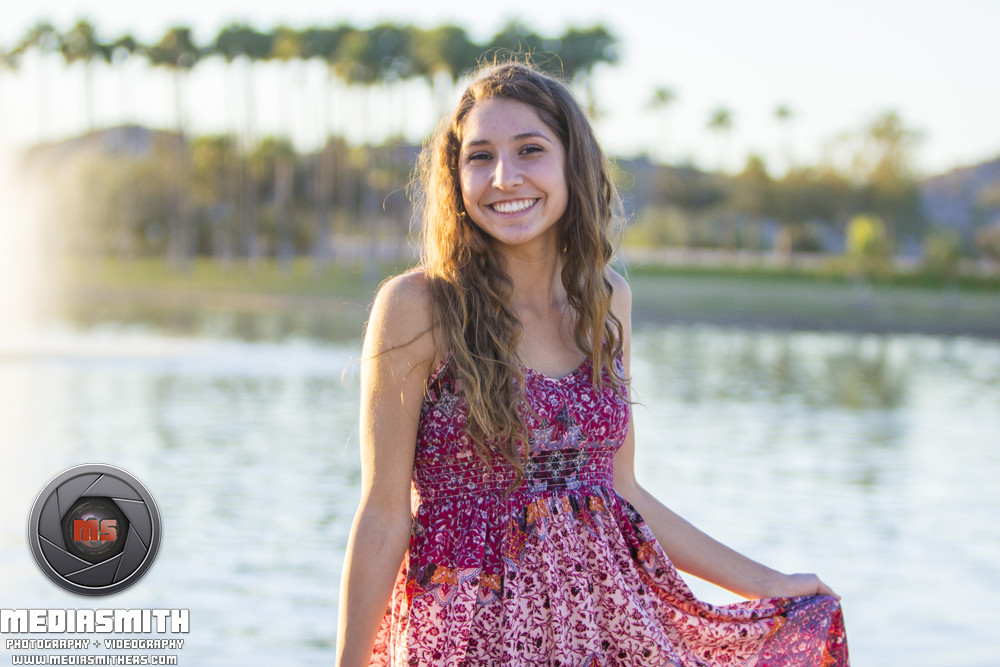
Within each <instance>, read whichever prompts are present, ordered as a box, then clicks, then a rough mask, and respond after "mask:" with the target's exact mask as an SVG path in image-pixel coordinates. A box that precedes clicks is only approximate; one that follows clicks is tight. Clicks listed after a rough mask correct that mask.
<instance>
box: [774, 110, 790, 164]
mask: <svg viewBox="0 0 1000 667" xmlns="http://www.w3.org/2000/svg"><path fill="white" fill-rule="evenodd" d="M794 117H795V112H794V111H792V108H791V107H790V106H788V105H787V104H784V103H782V104H779V105H778V106H777V107H775V109H774V118H775V120H777V121H778V126H779V127H780V128H781V130H782V134H783V135H784V136H783V137H782V144H784V145H783V147H782V149H783V150H780V151H779V153H784V154H785V156H784V157H785V164H786V168H787V169H794V168H795V157H794V154H793V151H792V119H793V118H794Z"/></svg>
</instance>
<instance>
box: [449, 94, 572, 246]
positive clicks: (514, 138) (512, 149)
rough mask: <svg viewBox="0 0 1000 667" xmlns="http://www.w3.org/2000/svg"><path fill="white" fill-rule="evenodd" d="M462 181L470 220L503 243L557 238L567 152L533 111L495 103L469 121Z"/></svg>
mask: <svg viewBox="0 0 1000 667" xmlns="http://www.w3.org/2000/svg"><path fill="white" fill-rule="evenodd" d="M459 179H460V181H461V185H462V200H463V202H464V203H465V210H466V211H467V212H468V214H469V217H470V218H472V221H473V222H475V223H476V224H477V225H478V226H479V227H480V228H481V229H482V230H483V231H485V232H486V233H487V234H489V235H490V236H491V237H493V238H494V239H495V240H496V241H498V242H499V243H501V244H504V245H521V244H524V243H528V242H531V241H535V240H536V239H538V240H541V241H549V242H551V243H552V245H553V247H555V245H556V243H557V240H558V228H557V225H556V223H558V222H559V219H560V218H561V217H562V215H563V213H564V212H565V211H566V203H567V201H568V200H569V192H568V189H567V186H566V150H565V148H564V146H563V145H562V142H561V141H560V140H559V137H558V136H557V135H556V134H555V132H553V131H552V130H551V129H550V128H549V126H548V125H546V124H545V123H544V122H542V119H541V118H540V117H539V116H538V113H537V112H536V111H535V109H534V107H532V106H529V105H527V104H524V103H523V102H518V101H516V100H511V99H504V98H500V99H492V100H487V101H485V102H480V103H478V104H476V105H475V106H474V107H472V110H471V111H469V114H468V115H467V116H466V117H465V123H464V125H463V138H462V147H461V153H460V155H459Z"/></svg>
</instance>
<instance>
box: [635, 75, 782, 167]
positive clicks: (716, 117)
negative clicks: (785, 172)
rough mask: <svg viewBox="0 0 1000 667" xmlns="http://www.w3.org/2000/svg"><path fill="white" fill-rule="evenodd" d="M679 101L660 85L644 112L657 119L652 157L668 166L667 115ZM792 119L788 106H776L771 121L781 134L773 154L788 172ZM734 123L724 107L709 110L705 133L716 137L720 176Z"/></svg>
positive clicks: (673, 93) (673, 89)
mask: <svg viewBox="0 0 1000 667" xmlns="http://www.w3.org/2000/svg"><path fill="white" fill-rule="evenodd" d="M679 99H680V96H679V95H678V93H677V90H676V89H675V88H673V87H671V86H667V85H659V86H655V87H654V88H653V94H652V95H651V96H650V98H649V101H648V102H647V103H646V111H649V112H651V113H653V114H655V115H657V116H659V131H658V137H657V150H656V151H655V157H656V158H657V161H659V162H662V163H669V162H670V161H671V160H670V150H669V140H670V137H669V134H670V131H669V128H670V112H671V109H672V107H673V106H674V105H675V104H676V103H677V101H678V100H679ZM794 117H795V112H794V111H792V108H791V106H789V105H788V104H787V103H785V102H781V103H779V104H778V105H777V106H775V108H774V118H775V120H776V121H777V122H778V125H779V126H780V127H781V130H782V132H781V133H782V135H783V136H782V146H780V147H779V150H778V151H777V153H776V154H777V155H781V154H784V155H783V157H784V161H785V164H786V166H787V168H789V169H791V168H794V166H795V159H794V155H793V147H792V136H791V124H792V120H793V119H794ZM734 120H735V116H734V114H733V111H732V110H731V109H730V108H729V107H727V106H725V105H720V106H717V107H715V108H714V109H712V110H711V112H710V113H709V116H708V121H707V123H706V127H707V129H708V130H709V131H711V132H713V133H715V135H716V136H717V137H718V141H719V154H718V164H717V165H716V166H717V169H718V171H720V172H721V171H723V170H724V165H725V164H726V161H727V160H726V158H727V154H728V153H729V151H730V145H731V143H732V133H733V126H734V124H735V122H734Z"/></svg>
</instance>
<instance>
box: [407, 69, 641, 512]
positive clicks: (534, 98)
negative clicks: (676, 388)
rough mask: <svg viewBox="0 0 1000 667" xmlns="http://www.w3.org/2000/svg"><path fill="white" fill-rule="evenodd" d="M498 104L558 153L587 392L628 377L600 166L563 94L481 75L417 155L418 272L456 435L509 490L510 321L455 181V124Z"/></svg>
mask: <svg viewBox="0 0 1000 667" xmlns="http://www.w3.org/2000/svg"><path fill="white" fill-rule="evenodd" d="M496 98H507V99H512V100H517V101H519V102H523V103H525V104H528V105H530V106H531V107H533V108H534V109H535V111H536V112H537V113H538V115H539V117H540V118H541V120H542V121H543V122H544V123H545V124H546V125H547V126H548V127H549V128H550V129H551V130H552V131H553V132H555V133H556V135H557V136H558V137H559V139H560V140H561V141H562V145H563V146H564V148H565V150H566V156H565V157H566V159H565V165H566V182H567V189H568V194H569V200H568V203H567V206H566V212H565V213H564V214H563V216H562V218H561V219H560V220H559V222H558V232H559V247H560V248H562V253H563V269H562V274H561V278H562V284H563V287H564V288H565V289H566V295H567V300H568V303H569V306H570V307H571V308H572V309H573V313H574V315H575V321H574V325H573V336H574V340H575V341H576V344H577V346H578V347H579V348H580V350H582V351H583V352H585V353H586V354H587V355H588V357H590V358H591V360H592V367H593V373H592V383H593V386H594V387H595V388H598V387H602V386H604V384H605V382H604V378H603V371H604V370H607V371H608V377H609V378H610V384H611V386H612V387H614V388H615V389H618V388H619V387H620V385H622V384H625V383H626V382H627V379H626V378H624V377H622V376H621V375H619V373H618V372H617V370H616V368H615V365H614V360H615V358H616V357H617V356H618V354H619V353H620V352H621V350H622V338H623V329H622V323H621V321H620V320H619V319H618V318H617V317H616V316H615V315H614V314H613V313H612V312H611V297H612V292H613V289H612V286H611V283H610V282H609V281H608V279H607V277H606V273H605V271H606V267H607V266H608V262H609V261H610V260H611V258H612V256H613V254H614V250H615V243H613V240H614V241H617V238H618V234H619V233H620V229H621V221H622V217H621V213H620V211H621V206H620V199H619V197H618V193H617V191H616V189H615V186H614V183H613V181H612V178H611V167H610V164H609V162H608V160H607V159H606V157H605V155H604V152H603V151H602V150H601V147H600V145H599V144H598V142H597V138H596V137H595V136H594V131H593V129H592V128H591V126H590V123H589V122H588V120H587V117H586V115H585V113H584V111H583V109H582V107H581V106H580V104H579V102H577V101H576V99H575V98H574V96H573V94H572V92H570V90H569V88H568V87H567V86H566V85H565V84H564V83H562V82H561V81H559V80H557V79H555V78H553V77H551V76H548V75H546V74H544V73H542V72H540V71H539V70H537V69H535V68H534V67H533V66H531V65H530V64H529V63H525V62H507V63H502V64H493V65H490V66H487V67H485V68H483V69H482V70H481V71H480V73H479V74H478V76H476V77H475V79H474V81H473V83H472V84H471V85H470V86H469V87H468V88H467V89H466V91H465V93H464V94H463V95H462V99H461V101H460V102H459V103H458V107H457V108H456V109H455V112H454V114H452V115H451V116H450V117H446V118H445V119H443V120H442V121H441V123H440V125H439V126H438V128H437V131H436V132H435V133H434V135H433V136H432V137H431V139H430V140H429V142H428V143H427V144H426V145H425V147H424V150H423V151H422V152H421V155H420V160H419V163H418V167H417V171H416V185H417V190H416V192H417V198H416V203H417V205H418V215H419V219H420V221H421V222H422V236H423V238H422V241H423V244H422V251H421V252H422V258H421V259H422V261H421V264H422V267H423V270H424V275H425V277H426V278H427V280H428V282H429V285H430V292H431V298H432V302H433V316H434V319H433V321H434V327H435V329H436V331H437V333H439V334H440V336H441V338H440V340H442V342H443V343H444V345H445V346H446V348H447V350H448V353H449V354H450V355H451V361H450V364H451V368H452V371H453V372H454V373H455V374H456V378H457V379H458V381H459V382H460V384H461V387H462V391H463V395H464V397H465V402H466V405H467V406H468V417H467V421H466V432H467V433H468V435H469V437H470V438H471V439H472V441H473V443H474V446H475V450H476V452H477V454H478V455H479V456H480V458H481V459H482V460H483V461H484V462H486V463H487V465H489V464H490V459H491V456H490V454H491V453H495V454H499V455H500V456H502V457H503V458H504V459H506V460H507V461H508V462H509V463H510V464H511V465H512V466H513V467H514V469H515V470H516V479H515V481H514V484H513V485H512V486H511V487H510V488H509V489H508V493H509V492H510V491H512V490H514V489H515V488H517V487H518V486H520V484H521V482H522V481H523V480H524V464H523V462H522V460H521V454H520V446H521V445H522V444H523V451H524V455H525V457H527V456H529V455H530V451H529V442H528V437H527V435H526V428H525V418H526V414H525V412H524V410H525V409H526V408H525V401H524V400H523V399H524V396H523V387H524V373H523V370H522V367H521V365H520V364H519V361H518V356H517V348H518V344H519V343H520V341H521V337H522V327H521V322H520V321H519V320H518V318H517V315H516V314H515V312H514V310H513V309H512V307H511V299H512V296H513V291H514V284H513V282H512V281H511V279H510V276H509V275H508V274H507V272H506V271H505V263H504V258H503V256H502V254H501V253H500V252H498V251H497V250H496V248H495V246H494V244H493V242H492V238H491V237H490V236H489V235H488V234H486V233H485V232H484V231H483V230H482V229H480V228H479V227H478V226H477V225H476V224H475V223H474V222H473V221H472V220H471V218H470V217H469V216H468V214H467V213H466V211H465V206H464V204H463V200H462V189H461V183H460V182H459V155H460V152H461V146H462V137H463V127H464V121H465V119H466V117H467V116H468V114H469V112H470V110H471V109H472V108H473V107H474V106H475V105H476V104H478V103H480V102H482V101H484V100H490V99H496Z"/></svg>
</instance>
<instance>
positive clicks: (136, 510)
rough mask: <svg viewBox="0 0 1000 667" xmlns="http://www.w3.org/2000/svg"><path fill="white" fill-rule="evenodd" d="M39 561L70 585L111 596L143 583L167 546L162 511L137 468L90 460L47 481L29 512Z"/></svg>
mask: <svg viewBox="0 0 1000 667" xmlns="http://www.w3.org/2000/svg"><path fill="white" fill-rule="evenodd" d="M28 542H29V543H30V545H31V553H32V555H34V557H35V562H36V563H38V567H39V568H41V570H42V572H44V573H45V576H47V577H48V578H49V579H51V580H52V581H54V582H55V583H56V584H58V585H59V586H61V587H62V588H64V589H66V590H68V591H71V592H73V593H78V594H80V595H108V594H110V593H117V592H118V591H120V590H122V589H125V588H128V587H129V586H131V585H132V584H134V583H135V582H136V581H138V580H139V579H140V578H141V577H142V575H143V574H145V573H146V570H148V569H149V566H150V565H152V563H153V559H154V558H155V557H156V551H157V549H158V548H159V546H160V511H159V509H157V507H156V502H155V501H154V500H153V496H152V495H150V493H149V490H148V489H146V487H145V486H144V485H143V484H142V482H140V481H139V480H138V479H136V477H135V476H134V475H132V474H131V473H128V472H126V471H125V470H122V469H121V468H116V467H115V466H111V465H105V464H101V463H89V464H86V465H79V466H74V467H73V468H70V469H69V470H65V471H63V472H61V473H59V474H58V475H56V476H55V477H54V478H52V481H50V482H49V483H48V484H46V485H45V488H43V489H42V491H41V492H40V493H39V494H38V497H37V498H35V503H34V505H32V507H31V514H30V515H29V518H28Z"/></svg>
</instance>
